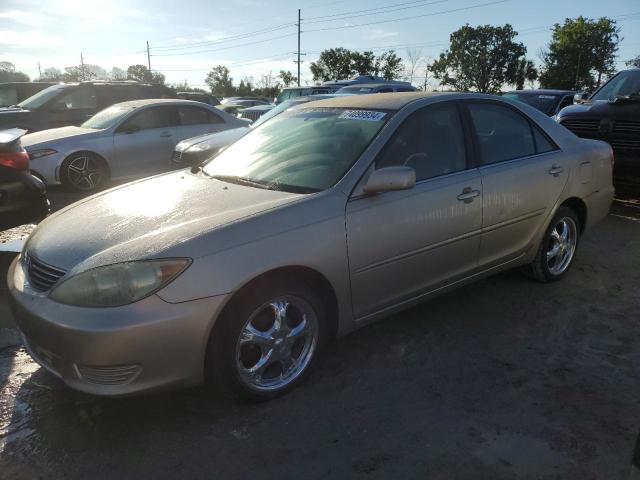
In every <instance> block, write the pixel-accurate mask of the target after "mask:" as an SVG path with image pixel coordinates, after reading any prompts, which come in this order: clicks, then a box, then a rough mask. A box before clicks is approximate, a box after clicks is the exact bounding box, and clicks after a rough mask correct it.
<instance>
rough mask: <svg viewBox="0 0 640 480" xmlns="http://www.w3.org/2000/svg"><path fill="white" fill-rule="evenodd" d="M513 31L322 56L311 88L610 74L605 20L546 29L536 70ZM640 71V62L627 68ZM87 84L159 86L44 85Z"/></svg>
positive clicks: (95, 69) (2, 77) (9, 75)
mask: <svg viewBox="0 0 640 480" xmlns="http://www.w3.org/2000/svg"><path fill="white" fill-rule="evenodd" d="M517 36H518V32H517V31H515V30H514V29H513V27H512V26H511V25H509V24H506V25H501V26H494V25H480V26H477V27H472V26H470V25H468V24H467V25H464V26H462V27H461V28H460V29H458V30H456V31H455V32H453V33H451V35H450V38H449V48H448V49H447V50H445V51H444V52H442V53H441V54H440V55H439V57H438V58H436V59H434V60H433V61H432V62H427V61H425V60H424V58H423V57H422V55H421V52H420V51H417V50H413V51H412V50H407V52H406V53H407V54H406V57H407V58H406V60H403V58H401V57H400V56H399V55H398V54H397V53H396V52H395V51H394V50H388V51H386V52H383V53H381V54H379V55H375V54H374V53H373V52H372V51H364V52H360V51H357V50H350V49H346V48H342V47H337V48H330V49H326V50H324V51H322V52H321V53H320V56H319V57H318V59H317V60H316V61H315V62H311V64H310V67H309V68H310V71H311V74H312V76H313V82H315V83H320V82H324V81H331V80H342V79H346V78H351V77H353V76H355V75H377V76H381V77H383V78H385V79H388V80H393V79H403V80H408V81H410V82H413V80H414V79H415V78H416V73H419V72H423V73H424V77H422V78H424V84H423V85H421V86H423V87H424V89H426V88H427V83H428V81H427V80H428V79H429V78H432V79H435V80H437V81H438V83H439V84H440V85H441V86H442V87H443V88H450V89H452V90H457V91H478V92H483V93H498V92H500V91H501V90H502V89H504V88H505V87H506V86H514V87H515V88H516V89H523V88H524V87H525V85H528V86H530V87H533V86H534V85H535V82H536V81H537V82H538V84H539V85H540V87H541V88H558V89H566V90H573V89H575V90H586V91H593V90H594V89H596V88H598V87H599V86H600V85H601V84H602V82H603V81H604V80H606V79H607V78H608V77H609V76H611V75H612V74H613V73H615V70H616V68H615V59H616V55H617V52H618V48H619V43H620V41H621V37H620V28H619V27H618V26H617V25H616V22H615V20H612V19H609V18H606V17H603V18H599V19H588V18H585V17H582V16H579V17H577V18H573V19H572V18H567V19H565V21H564V23H562V24H560V23H556V24H555V25H553V27H552V28H551V39H550V41H549V42H548V44H547V45H546V47H545V48H543V49H542V51H541V52H540V54H539V59H540V64H539V66H538V67H536V64H535V63H534V61H533V60H532V59H531V58H529V57H527V48H526V46H525V45H524V44H523V43H521V42H518V41H517ZM626 65H627V66H635V67H640V55H638V56H637V57H636V58H634V59H631V60H629V61H627V62H626ZM92 79H104V80H137V81H141V82H149V83H161V84H164V83H165V77H164V75H163V74H162V73H160V72H156V71H150V70H149V69H148V68H147V67H146V66H144V65H131V66H129V67H128V68H127V69H126V70H123V69H120V68H118V67H114V68H112V69H111V70H110V71H106V70H105V69H103V68H102V67H100V66H98V65H90V64H84V65H74V66H70V67H65V68H64V70H60V69H57V68H47V69H45V70H44V71H43V72H42V74H41V76H40V78H39V80H42V81H67V82H70V81H81V80H92ZM28 80H29V77H28V76H27V75H25V74H24V73H22V72H19V71H16V70H15V67H14V66H13V65H12V64H11V63H9V62H0V82H8V81H28ZM296 81H297V79H296V77H295V76H294V75H293V74H292V73H291V72H290V71H288V70H280V72H279V73H278V74H273V73H272V72H269V73H268V74H263V75H260V76H259V77H258V78H257V79H256V78H254V77H251V76H245V77H242V79H241V80H240V82H239V83H238V84H234V79H233V77H232V76H231V72H230V70H229V68H228V67H227V66H225V65H217V66H215V67H213V68H212V69H211V70H210V71H209V72H208V73H207V76H206V78H205V84H206V85H207V86H208V87H209V90H210V91H211V93H213V94H214V95H216V96H218V97H227V96H248V95H254V96H263V97H268V98H271V97H274V96H276V95H277V94H278V93H279V92H280V91H281V89H282V88H283V87H289V86H292V85H294V84H296ZM173 86H174V87H175V88H177V89H179V90H201V89H196V88H192V87H190V86H189V85H187V84H186V83H183V84H174V85H173Z"/></svg>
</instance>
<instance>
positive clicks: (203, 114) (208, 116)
mask: <svg viewBox="0 0 640 480" xmlns="http://www.w3.org/2000/svg"><path fill="white" fill-rule="evenodd" d="M178 118H179V120H180V125H207V124H212V123H224V120H223V119H222V117H220V116H219V115H216V114H215V113H213V112H211V111H209V110H207V109H206V108H200V107H178Z"/></svg>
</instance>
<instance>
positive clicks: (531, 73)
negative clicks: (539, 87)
mask: <svg viewBox="0 0 640 480" xmlns="http://www.w3.org/2000/svg"><path fill="white" fill-rule="evenodd" d="M537 78H538V69H537V68H536V66H535V65H534V64H533V62H532V61H531V60H527V59H526V58H522V59H520V61H519V62H518V71H517V72H516V90H522V89H523V88H524V82H525V81H527V82H529V84H533V82H534V81H535V80H536V79H537Z"/></svg>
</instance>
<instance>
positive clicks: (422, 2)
mask: <svg viewBox="0 0 640 480" xmlns="http://www.w3.org/2000/svg"><path fill="white" fill-rule="evenodd" d="M448 1H449V0H429V1H426V0H418V1H413V2H405V3H397V4H395V5H387V6H384V7H377V8H367V9H364V10H354V11H352V12H344V13H335V14H333V15H321V16H318V17H311V18H305V19H304V20H305V22H306V23H323V22H331V21H334V20H346V19H349V18H357V17H366V16H370V15H378V14H381V13H392V12H396V11H399V10H408V9H410V8H420V7H426V6H428V5H434V4H436V3H445V2H448ZM416 4H419V5H416ZM401 5H406V6H401ZM362 12H370V13H362ZM336 17H339V18H336ZM322 18H325V19H326V20H316V19H322Z"/></svg>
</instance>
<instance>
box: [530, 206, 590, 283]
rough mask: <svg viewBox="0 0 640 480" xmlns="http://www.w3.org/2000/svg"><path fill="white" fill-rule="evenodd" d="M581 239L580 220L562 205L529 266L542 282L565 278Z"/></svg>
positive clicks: (533, 274)
mask: <svg viewBox="0 0 640 480" xmlns="http://www.w3.org/2000/svg"><path fill="white" fill-rule="evenodd" d="M579 241H580V220H579V219H578V216H577V215H576V213H575V212H574V211H573V210H572V209H571V208H568V207H560V208H559V209H558V211H557V212H556V214H555V215H554V217H553V219H552V220H551V222H550V223H549V226H548V227H547V230H546V231H545V233H544V237H543V238H542V242H541V243H540V247H539V248H538V253H537V255H536V258H535V259H534V261H533V262H532V263H531V264H530V266H529V268H530V271H531V274H532V276H533V277H534V278H535V279H536V280H538V281H540V282H555V281H558V280H560V279H561V278H563V277H564V276H565V275H566V274H567V272H568V271H569V269H570V268H571V265H572V264H573V260H574V258H575V253H576V251H577V249H578V243H579Z"/></svg>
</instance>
